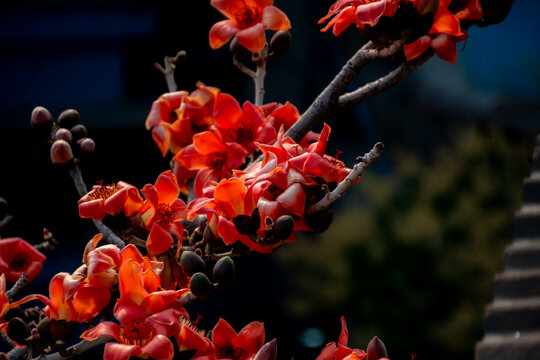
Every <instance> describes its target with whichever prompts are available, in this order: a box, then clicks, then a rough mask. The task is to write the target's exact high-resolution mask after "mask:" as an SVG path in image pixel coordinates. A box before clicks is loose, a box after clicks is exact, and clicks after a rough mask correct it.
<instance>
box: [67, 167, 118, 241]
mask: <svg viewBox="0 0 540 360" xmlns="http://www.w3.org/2000/svg"><path fill="white" fill-rule="evenodd" d="M69 175H70V176H71V179H72V180H73V184H74V185H75V188H76V189H77V192H78V193H79V196H80V197H83V196H84V195H86V193H87V192H88V188H87V187H86V184H85V183H84V180H83V177H82V173H81V169H79V166H77V164H74V165H73V166H72V167H71V168H70V169H69ZM92 221H93V222H94V225H95V226H96V228H97V229H98V230H99V232H100V233H102V234H103V237H104V238H105V239H106V240H107V241H109V242H110V243H111V244H114V245H116V246H118V247H119V248H121V249H122V248H123V247H124V246H126V243H125V242H124V240H122V239H120V238H119V237H118V236H117V235H116V234H115V233H114V231H112V230H111V229H110V228H109V227H108V226H106V225H105V224H104V223H102V222H101V221H99V220H94V219H92Z"/></svg>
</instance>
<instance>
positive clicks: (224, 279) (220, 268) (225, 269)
mask: <svg viewBox="0 0 540 360" xmlns="http://www.w3.org/2000/svg"><path fill="white" fill-rule="evenodd" d="M234 273H235V266H234V261H233V259H231V258H230V257H229V256H225V257H222V258H221V259H219V260H218V261H217V262H216V265H214V271H213V275H214V279H215V280H216V281H217V282H218V283H219V284H220V285H226V284H228V283H230V282H231V281H233V280H234Z"/></svg>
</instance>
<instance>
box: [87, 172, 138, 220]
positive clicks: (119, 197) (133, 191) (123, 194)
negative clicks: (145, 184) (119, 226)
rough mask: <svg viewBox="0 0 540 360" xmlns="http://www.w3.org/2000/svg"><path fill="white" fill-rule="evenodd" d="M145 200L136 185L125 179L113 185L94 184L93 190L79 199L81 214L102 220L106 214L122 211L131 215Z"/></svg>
mask: <svg viewBox="0 0 540 360" xmlns="http://www.w3.org/2000/svg"><path fill="white" fill-rule="evenodd" d="M142 204H143V200H142V198H141V196H140V195H139V191H138V190H137V188H135V186H133V185H130V184H128V183H125V182H123V181H120V182H118V183H117V184H111V185H94V188H93V189H92V191H90V192H89V193H88V194H86V195H84V196H83V197H82V198H81V199H80V200H79V216H80V217H83V218H90V219H96V220H101V219H103V218H104V217H105V215H107V214H108V215H115V214H119V213H121V212H122V211H124V213H125V214H126V216H131V214H133V213H134V212H136V211H138V210H139V208H140V207H141V206H142Z"/></svg>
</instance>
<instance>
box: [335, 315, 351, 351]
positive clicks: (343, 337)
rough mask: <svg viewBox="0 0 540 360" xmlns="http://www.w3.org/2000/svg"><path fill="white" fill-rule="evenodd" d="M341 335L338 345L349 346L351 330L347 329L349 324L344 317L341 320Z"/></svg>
mask: <svg viewBox="0 0 540 360" xmlns="http://www.w3.org/2000/svg"><path fill="white" fill-rule="evenodd" d="M340 321H341V334H339V340H338V344H339V345H342V346H347V343H348V341H349V330H348V329H347V323H346V322H345V318H344V317H343V316H342V317H341V319H340Z"/></svg>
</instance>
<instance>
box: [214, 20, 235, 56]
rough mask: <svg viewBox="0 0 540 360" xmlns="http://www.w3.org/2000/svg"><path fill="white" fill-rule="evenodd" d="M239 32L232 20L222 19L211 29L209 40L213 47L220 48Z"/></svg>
mask: <svg viewBox="0 0 540 360" xmlns="http://www.w3.org/2000/svg"><path fill="white" fill-rule="evenodd" d="M237 32H238V28H237V27H236V26H235V23H234V21H232V20H222V21H220V22H218V23H215V24H214V25H213V26H212V28H211V29H210V35H209V41H210V47H211V48H212V49H219V48H220V47H222V46H223V45H225V44H226V43H227V41H229V40H230V39H231V38H232V37H233V36H234V34H236V33H237Z"/></svg>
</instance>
